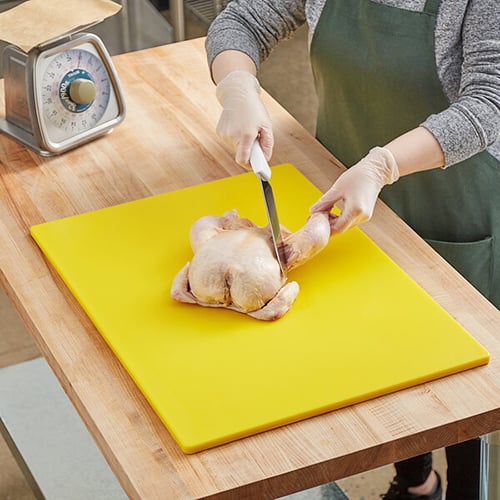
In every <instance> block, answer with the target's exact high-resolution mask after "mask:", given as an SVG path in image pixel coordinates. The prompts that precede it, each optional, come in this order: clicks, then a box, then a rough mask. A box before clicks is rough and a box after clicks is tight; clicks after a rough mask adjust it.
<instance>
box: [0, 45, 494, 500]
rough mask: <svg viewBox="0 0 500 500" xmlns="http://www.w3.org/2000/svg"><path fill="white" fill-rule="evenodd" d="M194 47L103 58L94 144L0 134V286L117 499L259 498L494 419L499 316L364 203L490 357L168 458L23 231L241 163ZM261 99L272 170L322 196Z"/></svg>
mask: <svg viewBox="0 0 500 500" xmlns="http://www.w3.org/2000/svg"><path fill="white" fill-rule="evenodd" d="M203 43H204V41H203V39H197V40H192V41H188V42H181V43H177V44H172V45H168V46H164V47H159V48H154V49H148V50H145V51H139V52H132V53H129V54H125V55H121V56H117V57H115V58H114V61H115V65H116V68H117V71H118V74H119V77H120V80H121V83H122V86H123V90H124V94H125V98H126V103H127V117H126V119H125V121H124V122H123V124H121V125H120V126H119V127H118V128H117V129H116V130H114V131H113V132H112V133H111V134H110V135H107V136H105V137H104V138H102V139H99V140H97V141H94V142H92V143H90V144H88V145H86V146H83V147H81V148H79V149H77V150H74V151H71V152H69V153H66V154H64V155H63V156H60V157H54V158H42V157H39V156H37V155H36V154H35V153H32V152H30V151H28V150H27V149H25V148H24V147H22V146H20V145H18V144H17V143H15V142H13V141H12V140H10V139H7V138H5V137H1V138H0V248H1V252H0V282H1V283H2V285H3V287H4V289H5V291H6V293H7V295H8V296H9V298H10V300H11V301H12V302H13V304H14V305H15V306H16V308H17V310H18V311H19V313H20V315H21V317H22V319H23V321H24V322H25V324H26V325H27V327H28V329H29V331H30V333H31V334H32V336H33V338H34V339H35V340H36V342H37V344H38V346H39V348H40V350H41V352H42V354H43V355H44V356H45V357H46V359H47V360H48V362H49V364H50V366H51V367H52V369H53V370H54V372H55V373H56V375H57V377H58V379H59V381H60V382H61V384H62V386H63V388H64V390H65V391H66V393H67V394H68V395H69V397H70V399H71V400H72V402H73V404H74V405H75V407H76V408H77V410H78V412H79V413H80V415H81V417H82V419H83V421H84V422H85V424H86V425H87V427H88V428H89V430H90V431H91V433H92V435H93V436H94V438H95V440H96V442H97V443H98V445H99V447H100V448H101V450H102V451H103V453H104V455H105V457H106V459H107V460H108V462H109V463H110V465H111V467H112V469H113V470H114V472H115V474H116V475H117V477H118V479H119V480H120V482H121V484H122V485H123V487H124V489H125V490H126V492H127V494H128V495H129V496H130V497H131V498H141V499H150V498H151V499H154V498H158V499H165V498H169V499H170V498H173V499H174V498H175V499H177V498H180V499H191V498H212V497H217V498H235V499H241V498H257V499H264V498H274V497H277V496H280V495H284V494H286V493H290V492H293V491H298V490H301V489H304V488H308V487H311V486H314V485H317V484H321V483H324V482H328V481H332V480H335V479H338V478H341V477H345V476H348V475H352V474H354V473H358V472H361V471H364V470H367V469H372V468H374V467H377V466H380V465H383V464H387V463H391V462H393V461H395V460H399V459H402V458H406V457H409V456H411V455H415V454H417V453H421V452H424V451H427V450H431V449H435V448H439V447H442V446H445V445H448V444H452V443H456V442H459V441H462V440H465V439H468V438H471V437H475V436H478V435H481V434H484V433H487V432H491V431H494V430H497V429H498V428H500V362H499V358H500V333H499V325H500V312H499V311H498V310H497V309H496V308H494V307H493V306H492V305H491V304H489V302H487V301H486V300H485V299H483V298H482V297H481V295H480V294H479V293H478V292H476V291H475V290H474V289H473V288H472V287H471V286H470V285H468V284H467V282H466V281H465V280H464V279H463V278H461V276H460V275H459V274H458V273H456V272H455V271H454V270H453V269H452V268H451V267H450V266H449V265H448V264H446V262H444V261H443V260H442V259H441V258H440V257H439V256H438V255H437V254H435V253H434V252H433V251H432V250H431V249H430V247H428V246H427V245H426V244H425V243H424V242H423V241H422V240H420V239H419V238H418V237H417V236H416V235H415V234H414V233H413V232H412V231H411V229H409V228H408V227H407V226H406V225H405V224H404V223H402V222H401V221H400V220H399V219H398V218H397V217H396V216H395V215H394V214H393V213H392V212H391V211H390V210H389V209H388V208H387V207H386V206H384V205H383V204H382V203H380V204H379V205H378V206H377V209H376V213H375V216H374V218H373V219H372V221H371V222H369V223H367V224H365V225H364V226H363V230H364V231H365V232H366V233H367V234H368V235H369V236H370V237H371V238H372V239H373V240H374V241H375V242H376V243H377V244H378V245H379V246H380V247H381V248H382V249H383V250H384V251H385V252H386V253H387V254H388V255H389V256H391V257H392V258H393V259H394V260H395V261H396V262H397V263H398V264H399V265H400V266H401V267H402V268H403V269H405V270H406V271H407V272H408V273H409V274H410V275H411V276H412V277H413V278H414V279H415V280H416V281H417V282H418V283H419V284H421V285H422V286H423V287H424V288H425V289H426V290H427V291H428V292H429V293H430V294H431V295H432V296H433V297H434V298H435V300H436V301H437V302H438V303H440V304H441V305H442V306H443V307H445V308H446V309H447V310H448V311H449V312H450V314H452V315H453V317H455V318H456V319H457V321H459V322H460V323H461V324H462V325H463V326H464V327H465V328H466V329H467V330H468V331H469V332H470V333H471V334H472V335H473V336H474V337H475V338H476V339H477V340H478V341H479V342H480V343H481V344H482V345H483V346H484V347H485V348H486V349H488V351H489V352H490V355H491V361H490V363H489V364H488V365H487V366H484V367H480V368H476V369H473V370H469V371H467V372H463V373H460V374H458V375H453V376H450V377H447V378H444V379H441V380H438V381H435V382H432V383H428V384H423V385H420V386H418V387H414V388H412V389H407V390H404V391H400V392H398V393H394V394H391V395H388V396H384V397H380V398H377V399H374V400H372V401H369V402H366V403H362V404H358V405H355V406H352V407H348V408H345V409H342V410H338V411H335V412H332V413H329V414H326V415H323V416H320V417H315V418H311V419H308V420H306V421H303V422H300V423H297V424H293V425H288V426H285V427H282V428H279V429H276V430H273V431H270V432H265V433H262V434H259V435H257V436H254V437H250V438H246V439H243V440H240V441H236V442H234V443H230V444H228V445H224V446H220V447H218V448H214V449H212V450H208V451H205V452H201V453H197V454H195V455H185V454H183V453H182V452H181V451H180V449H179V448H178V446H177V445H176V443H175V442H174V441H173V439H172V438H171V437H170V435H169V433H168V432H167V431H166V429H165V428H164V426H163V425H162V424H161V422H160V421H159V419H158V418H157V416H156V415H155V413H154V412H153V410H152V409H151V408H150V406H149V405H148V403H147V402H146V401H145V399H144V397H143V396H142V394H141V393H140V391H139V390H138V388H137V387H136V386H135V384H134V383H133V382H132V380H131V379H130V378H129V376H128V375H127V373H126V372H125V370H124V369H123V368H122V367H121V365H120V363H119V362H118V360H117V359H116V358H115V357H114V356H113V354H112V353H111V351H110V349H109V348H108V346H107V345H106V343H105V341H104V340H103V339H102V337H101V336H100V334H99V333H98V332H97V331H96V329H95V327H94V326H93V324H92V323H91V322H90V320H89V319H88V318H87V316H86V315H85V314H84V313H83V311H82V310H81V308H80V307H79V305H78V303H77V302H76V300H75V299H74V298H73V297H72V295H71V293H70V292H69V290H68V289H67V288H66V287H65V285H64V284H63V283H62V281H61V279H60V278H59V277H58V275H57V273H56V272H55V271H54V270H53V269H52V268H51V267H50V265H48V263H47V262H46V261H45V259H44V257H43V255H42V253H41V252H40V250H39V249H38V247H37V246H36V244H35V243H34V241H33V240H32V239H31V238H30V236H29V228H30V226H31V225H33V224H37V223H42V222H45V221H50V220H55V219H59V218H61V217H67V216H70V215H74V214H78V213H83V212H88V211H91V210H96V209H99V208H103V207H108V206H111V205H115V204H118V203H123V202H127V201H130V200H134V199H139V198H143V197H146V196H151V195H155V194H159V193H163V192H167V191H171V190H175V189H178V188H182V187H185V186H190V185H194V184H198V183H202V182H207V181H210V180H213V179H218V178H221V177H225V176H229V175H233V174H237V173H239V172H241V170H240V167H239V166H238V165H236V164H235V163H234V161H233V156H232V152H231V149H230V148H229V147H228V146H226V145H225V144H223V143H222V142H221V140H220V139H219V138H218V137H217V136H216V134H215V126H216V122H217V119H218V116H219V113H220V107H219V104H218V103H217V101H216V99H215V95H214V87H213V84H212V82H211V80H210V76H209V74H208V69H207V65H206V62H205V52H204V47H203ZM1 95H2V96H3V89H2V92H1ZM264 100H265V102H266V105H267V106H268V109H269V111H270V114H271V117H272V120H273V123H274V129H275V135H276V148H275V152H274V156H273V159H272V163H273V164H278V163H285V162H290V163H293V164H294V165H295V166H296V167H297V168H298V169H299V170H301V171H302V172H303V173H304V174H305V175H306V176H307V177H308V178H309V179H310V180H311V181H312V182H313V183H314V184H315V185H317V186H318V187H319V188H320V189H321V190H326V189H327V188H328V187H329V186H330V184H331V183H332V181H333V180H334V179H335V178H336V177H337V176H338V175H339V174H340V173H341V171H342V168H343V167H342V166H341V165H340V164H339V163H338V162H337V161H336V160H335V158H333V157H332V156H331V155H330V154H329V153H328V152H327V151H326V150H325V149H324V148H323V147H322V146H321V145H319V144H318V143H317V142H316V141H315V139H314V138H313V137H312V136H310V135H309V134H308V133H307V132H306V131H305V130H304V129H303V128H302V127H301V126H300V125H299V124H298V123H297V122H296V121H295V120H294V119H293V118H292V117H291V116H290V115H289V114H288V113H287V112H286V111H285V110H284V109H283V108H282V107H280V106H279V105H278V104H277V103H276V102H275V101H273V100H272V99H271V98H270V97H269V96H268V95H264ZM0 104H1V106H0V107H1V109H3V102H0ZM200 202H202V200H200ZM179 210H182V207H179ZM172 216H173V217H174V216H175V214H172ZM387 307H391V305H390V304H387ZM331 321H332V327H333V326H334V324H335V317H334V315H332V318H331ZM402 334H404V332H402ZM429 349H432V346H429ZM408 356H411V353H408ZM423 362H425V360H423Z"/></svg>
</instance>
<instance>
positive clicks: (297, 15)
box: [206, 0, 500, 166]
mask: <svg viewBox="0 0 500 500" xmlns="http://www.w3.org/2000/svg"><path fill="white" fill-rule="evenodd" d="M325 1H326V0H232V1H231V2H230V3H229V4H228V6H227V7H226V9H225V10H224V11H223V12H222V13H221V14H220V15H219V16H218V17H217V18H216V19H215V21H214V22H213V23H212V25H211V26H210V28H209V31H208V35H207V40H206V49H207V56H208V62H209V64H211V63H212V61H213V59H214V58H215V56H216V55H217V54H219V53H220V52H222V51H224V50H228V49H233V50H239V51H241V52H244V53H246V54H247V55H248V56H250V57H251V58H252V59H253V61H254V62H255V64H256V66H257V68H259V66H260V63H261V62H262V61H263V60H265V59H266V58H267V57H268V56H269V54H270V53H271V51H272V50H273V48H274V47H275V46H276V44H277V43H278V42H279V41H280V40H283V39H286V38H290V37H291V36H292V35H293V32H294V31H295V30H296V29H297V28H298V27H300V26H301V25H302V24H304V23H305V22H307V24H308V26H309V40H311V39H312V36H313V34H314V30H315V28H316V25H317V23H318V19H319V17H320V15H321V11H322V9H323V6H324V4H325ZM371 1H374V2H378V3H381V4H385V5H391V6H393V7H398V8H401V9H407V10H412V11H422V10H423V8H424V4H425V0H371ZM435 47H436V50H435V58H436V67H437V71H438V76H439V79H440V81H441V84H442V87H443V91H444V93H445V95H446V96H447V98H448V100H449V102H450V106H449V107H448V108H447V109H445V110H443V111H442V112H440V113H438V114H434V115H431V116H429V117H428V118H427V119H426V120H425V121H424V122H423V123H422V125H423V126H424V127H426V128H427V129H428V130H429V131H430V132H431V133H432V134H433V135H434V136H435V137H436V139H437V140H438V141H439V143H440V145H441V147H442V149H443V151H444V154H445V159H446V166H449V165H453V164H454V163H458V162H459V161H461V160H465V159H466V158H469V157H470V156H472V155H474V154H476V153H478V152H479V151H482V150H484V149H488V151H489V152H490V153H491V154H493V156H495V157H496V158H497V159H499V160H500V0H441V4H440V8H439V13H438V17H437V23H436V32H435ZM290 64H293V61H290Z"/></svg>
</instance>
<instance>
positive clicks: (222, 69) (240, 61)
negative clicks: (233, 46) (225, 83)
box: [211, 50, 257, 84]
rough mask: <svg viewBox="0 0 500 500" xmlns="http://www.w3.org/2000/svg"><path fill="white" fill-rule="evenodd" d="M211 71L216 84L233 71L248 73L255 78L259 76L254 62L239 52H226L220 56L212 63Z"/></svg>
mask: <svg viewBox="0 0 500 500" xmlns="http://www.w3.org/2000/svg"><path fill="white" fill-rule="evenodd" d="M211 70H212V78H213V80H214V82H215V83H216V84H217V83H219V82H220V81H221V80H222V79H223V78H225V77H226V76H227V75H229V73H231V72H232V71H248V72H249V73H251V74H252V75H253V76H255V75H256V74H257V68H256V67H255V63H254V62H253V60H252V59H251V58H250V57H249V56H247V55H246V54H245V53H243V52H240V51H239V50H225V51H224V52H221V53H220V54H218V55H217V56H216V57H215V59H214V60H213V62H212V67H211Z"/></svg>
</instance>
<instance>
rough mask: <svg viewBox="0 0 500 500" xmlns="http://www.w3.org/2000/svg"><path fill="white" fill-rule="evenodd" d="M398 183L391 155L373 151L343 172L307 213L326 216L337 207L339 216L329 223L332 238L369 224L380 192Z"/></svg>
mask: <svg viewBox="0 0 500 500" xmlns="http://www.w3.org/2000/svg"><path fill="white" fill-rule="evenodd" d="M398 179H399V169H398V165H397V163H396V160H395V159H394V156H393V155H392V153H391V152H390V151H389V150H388V149H386V148H380V147H375V148H373V149H372V150H370V152H369V153H368V155H366V156H365V157H364V158H362V159H361V160H360V161H359V162H358V163H356V165H354V166H352V167H351V168H349V169H348V170H346V171H345V172H344V173H343V174H342V175H341V176H340V177H339V178H338V179H337V180H336V181H335V183H334V184H333V186H332V187H331V188H330V189H329V190H328V191H327V192H326V193H325V194H324V195H323V196H322V197H321V198H320V199H319V200H318V201H317V202H316V203H315V204H314V205H312V207H311V208H310V211H311V212H312V213H314V212H325V211H328V212H329V211H330V210H331V209H332V208H333V206H334V205H335V204H339V208H341V210H342V213H341V215H339V216H338V217H337V218H335V219H333V220H332V222H331V230H332V234H336V233H343V232H344V231H347V229H349V228H351V227H353V226H356V225H358V224H361V223H362V222H366V221H367V220H369V219H370V218H371V217H372V214H373V209H374V207H375V202H376V201H377V198H378V195H379V193H380V191H381V189H382V188H383V187H384V186H385V185H386V184H392V183H393V182H396V181H397V180H398Z"/></svg>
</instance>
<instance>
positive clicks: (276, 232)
mask: <svg viewBox="0 0 500 500" xmlns="http://www.w3.org/2000/svg"><path fill="white" fill-rule="evenodd" d="M250 165H251V167H252V170H253V171H254V173H255V174H256V175H257V177H258V178H259V181H260V186H261V188H262V195H263V196H264V204H265V206H266V214H267V219H268V221H269V227H270V229H271V236H272V240H273V247H274V252H275V254H276V259H277V261H278V264H279V266H280V269H281V273H282V275H283V277H284V278H285V279H286V277H287V274H286V258H285V251H284V245H283V238H282V235H281V226H280V223H279V219H278V212H277V210H276V202H275V201H274V194H273V189H272V187H271V184H270V183H269V180H270V179H271V168H270V167H269V164H268V163H267V160H266V157H265V156H264V153H263V151H262V149H261V147H260V144H259V141H258V140H257V141H255V142H254V143H253V145H252V149H251V151H250Z"/></svg>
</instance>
